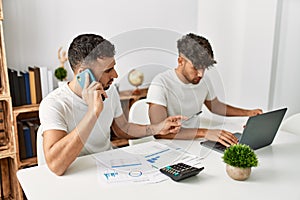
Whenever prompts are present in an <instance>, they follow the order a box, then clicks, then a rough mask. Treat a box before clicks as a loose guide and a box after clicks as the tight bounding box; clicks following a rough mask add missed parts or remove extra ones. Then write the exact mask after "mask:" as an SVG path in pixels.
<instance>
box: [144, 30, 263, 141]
mask: <svg viewBox="0 0 300 200" xmlns="http://www.w3.org/2000/svg"><path fill="white" fill-rule="evenodd" d="M177 48H178V54H179V55H178V66H177V67H176V68H175V70H174V69H172V70H168V71H165V72H162V73H160V74H158V75H157V76H156V77H155V78H154V79H153V80H152V83H151V85H150V87H149V90H148V94H147V101H148V103H149V105H150V106H149V116H150V120H151V123H159V122H161V121H163V120H165V119H166V118H167V117H168V116H172V115H178V114H182V115H184V116H193V115H194V114H195V113H198V112H199V111H201V110H202V105H203V104H205V106H206V107H207V108H208V109H209V110H210V111H211V112H213V113H215V114H218V115H223V116H254V115H258V114H261V113H262V110H261V109H254V110H246V109H242V108H237V107H233V106H230V105H228V104H225V103H222V102H220V101H219V100H218V98H217V96H216V94H215V93H214V91H213V90H212V88H211V87H208V83H209V82H208V81H206V80H205V79H206V77H205V76H204V72H205V70H207V68H209V67H211V66H212V65H213V64H215V63H216V61H215V60H214V55H213V50H212V48H211V45H210V43H209V42H208V40H207V39H206V38H204V37H201V36H198V35H196V34H193V33H189V34H187V35H184V36H183V37H182V38H180V39H179V40H178V41H177ZM202 79H203V80H202ZM156 137H158V138H168V139H172V138H176V139H194V138H206V139H208V140H211V141H216V142H220V143H222V144H223V145H225V146H229V145H231V144H235V143H237V142H238V140H237V138H236V137H235V136H234V135H233V134H232V133H230V132H228V131H226V130H219V129H205V128H199V118H196V117H195V118H193V119H191V120H188V121H186V122H183V123H182V128H181V130H180V132H179V133H175V134H168V135H163V136H156Z"/></svg>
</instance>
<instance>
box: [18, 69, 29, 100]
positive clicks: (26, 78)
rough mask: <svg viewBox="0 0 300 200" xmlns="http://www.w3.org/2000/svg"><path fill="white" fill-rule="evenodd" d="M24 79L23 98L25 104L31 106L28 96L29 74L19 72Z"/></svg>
mask: <svg viewBox="0 0 300 200" xmlns="http://www.w3.org/2000/svg"><path fill="white" fill-rule="evenodd" d="M20 73H21V74H22V75H23V77H24V85H25V94H26V95H25V96H26V98H25V99H26V104H31V96H30V82H29V72H27V71H21V72H20Z"/></svg>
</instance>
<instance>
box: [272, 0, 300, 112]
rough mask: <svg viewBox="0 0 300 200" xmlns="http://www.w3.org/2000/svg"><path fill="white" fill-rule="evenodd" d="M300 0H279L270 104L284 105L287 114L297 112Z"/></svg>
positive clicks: (299, 69) (299, 104)
mask: <svg viewBox="0 0 300 200" xmlns="http://www.w3.org/2000/svg"><path fill="white" fill-rule="evenodd" d="M299 11H300V1H298V0H282V12H281V17H280V18H279V20H280V31H279V33H278V34H279V40H278V47H277V48H278V57H277V59H275V61H274V65H275V66H276V69H274V71H275V73H274V83H273V84H274V85H272V87H271V89H272V90H273V91H272V92H271V98H272V99H271V100H270V107H283V106H287V107H288V112H287V116H289V115H292V114H294V113H300V103H299V102H300V89H299V85H300V78H299V77H300V56H299V55H300V53H299V52H300V51H299V49H300V37H299V36H300V20H299V19H300V12H299Z"/></svg>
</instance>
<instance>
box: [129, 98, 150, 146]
mask: <svg viewBox="0 0 300 200" xmlns="http://www.w3.org/2000/svg"><path fill="white" fill-rule="evenodd" d="M148 110H149V104H148V103H147V102H146V99H140V100H138V101H136V102H134V103H133V104H132V106H131V107H130V110H129V114H128V122H131V123H135V124H141V125H148V124H150V119H149V115H148ZM152 140H155V138H154V137H153V136H147V137H143V138H138V139H130V140H128V143H129V145H130V146H132V145H135V144H139V143H143V142H149V141H152Z"/></svg>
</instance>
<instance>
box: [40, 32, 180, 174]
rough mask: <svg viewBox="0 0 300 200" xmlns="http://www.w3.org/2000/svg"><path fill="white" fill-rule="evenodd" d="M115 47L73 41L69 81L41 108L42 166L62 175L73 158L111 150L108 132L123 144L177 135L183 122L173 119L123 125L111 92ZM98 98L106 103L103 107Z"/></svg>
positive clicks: (90, 37) (99, 40) (90, 39)
mask: <svg viewBox="0 0 300 200" xmlns="http://www.w3.org/2000/svg"><path fill="white" fill-rule="evenodd" d="M114 55H115V47H114V45H113V44H111V43H110V42H109V41H108V40H106V39H104V38H103V37H101V36H100V35H95V34H82V35H79V36H77V37H76V38H75V39H74V40H73V41H72V43H71V45H70V47H69V50H68V59H69V62H70V65H71V67H72V70H73V71H74V78H73V79H72V80H71V81H70V82H68V83H67V84H65V85H63V86H62V87H60V88H58V89H56V90H54V91H53V92H52V93H50V94H49V95H48V96H47V97H46V98H45V99H43V101H42V102H41V105H40V110H39V117H40V121H41V129H42V131H41V134H42V136H43V151H44V152H43V154H42V155H41V156H43V155H44V157H45V161H46V163H47V165H48V167H49V168H50V170H51V171H53V172H54V173H55V174H57V175H62V174H64V172H65V171H66V170H67V169H68V167H69V166H70V165H71V163H72V162H73V161H74V160H75V159H76V158H77V156H81V155H86V154H91V153H96V152H102V151H106V150H109V149H112V146H111V143H110V128H112V129H113V131H114V132H115V134H116V135H117V136H119V137H122V138H128V139H129V138H137V137H143V136H149V135H156V134H168V133H176V132H178V131H179V129H180V125H181V124H180V119H182V118H184V117H182V116H173V117H169V118H166V119H165V120H162V122H159V123H155V124H152V125H137V124H132V123H128V122H127V120H126V118H125V116H124V114H123V111H122V108H121V102H120V97H119V94H118V93H117V91H116V89H115V87H110V86H111V84H112V82H113V80H114V79H115V78H117V77H118V74H117V72H116V71H115V68H114V67H115V64H116V62H115V59H114ZM85 69H89V70H91V72H92V74H93V76H94V77H95V80H96V81H93V82H91V83H90V77H89V74H88V73H85V74H84V76H83V77H85V83H84V86H83V88H81V86H80V84H79V83H78V80H77V78H76V75H78V74H79V73H81V72H83V71H84V70H85ZM102 96H103V97H104V98H105V100H104V101H103V99H102Z"/></svg>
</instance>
